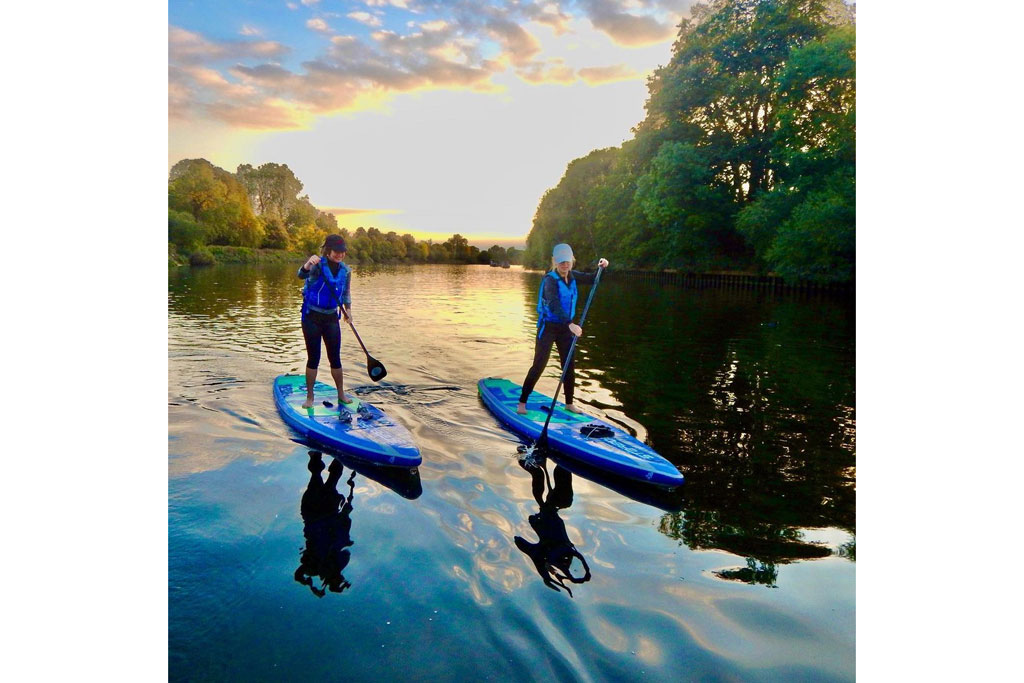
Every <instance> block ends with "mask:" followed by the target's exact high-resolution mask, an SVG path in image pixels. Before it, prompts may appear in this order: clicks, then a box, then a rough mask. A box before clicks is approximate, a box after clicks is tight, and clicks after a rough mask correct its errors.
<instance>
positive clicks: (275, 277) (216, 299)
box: [167, 262, 302, 329]
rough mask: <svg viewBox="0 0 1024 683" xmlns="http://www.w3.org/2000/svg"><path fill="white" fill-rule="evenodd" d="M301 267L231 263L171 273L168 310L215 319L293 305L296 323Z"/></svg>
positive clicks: (296, 265)
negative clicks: (242, 312)
mask: <svg viewBox="0 0 1024 683" xmlns="http://www.w3.org/2000/svg"><path fill="white" fill-rule="evenodd" d="M300 265H302V264H301V263H300V262H296V263H265V264H256V265H243V264H230V265H223V266H216V267H214V268H182V269H177V270H171V271H169V276H168V283H167V291H168V307H169V309H170V311H171V312H172V313H177V314H179V315H186V316H195V315H199V316H206V317H210V318H216V317H221V316H232V315H237V314H238V313H239V311H243V310H244V311H252V309H254V308H257V309H258V308H259V307H263V308H264V309H265V310H266V311H268V312H270V313H273V314H277V313H278V312H280V311H282V310H286V309H287V308H288V307H289V306H294V312H295V317H296V320H297V319H298V316H299V306H300V305H301V303H302V296H301V291H302V280H300V279H299V278H298V277H296V275H295V274H296V272H297V271H298V270H299V266H300ZM296 325H298V323H296ZM296 329H298V327H296Z"/></svg>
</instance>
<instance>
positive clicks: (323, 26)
mask: <svg viewBox="0 0 1024 683" xmlns="http://www.w3.org/2000/svg"><path fill="white" fill-rule="evenodd" d="M306 28H309V29H312V30H314V31H316V32H317V33H333V32H334V29H332V28H331V27H330V26H328V25H327V22H326V21H324V20H323V19H321V18H319V17H316V18H314V19H310V20H309V21H307V22H306Z"/></svg>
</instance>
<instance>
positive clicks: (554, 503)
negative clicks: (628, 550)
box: [515, 460, 590, 597]
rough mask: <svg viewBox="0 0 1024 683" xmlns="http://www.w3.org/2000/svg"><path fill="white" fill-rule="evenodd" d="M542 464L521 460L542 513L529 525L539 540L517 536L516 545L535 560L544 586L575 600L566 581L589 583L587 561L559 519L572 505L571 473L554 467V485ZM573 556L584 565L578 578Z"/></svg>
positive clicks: (534, 517) (531, 520) (534, 516)
mask: <svg viewBox="0 0 1024 683" xmlns="http://www.w3.org/2000/svg"><path fill="white" fill-rule="evenodd" d="M543 462H544V463H545V464H540V465H538V464H527V463H526V462H525V461H524V460H520V461H519V465H520V466H521V467H522V468H523V469H524V470H526V471H527V472H529V473H530V476H531V477H532V478H533V497H534V498H535V499H536V500H537V504H538V505H540V512H538V513H537V514H534V515H530V517H529V521H530V526H531V527H533V530H534V531H535V532H537V538H538V541H537V542H536V543H530V542H529V541H527V540H526V539H524V538H523V537H521V536H516V537H515V543H516V547H517V548H519V549H520V550H522V551H523V552H524V553H525V554H526V555H527V556H528V557H529V558H530V559H531V560H533V564H534V566H535V567H536V569H537V573H538V574H540V577H541V578H542V579H544V585H545V586H547V587H548V588H551V589H552V590H555V591H557V590H559V588H560V587H561V588H564V589H565V592H566V593H568V594H569V597H572V591H571V590H570V589H569V587H568V586H567V585H565V581H566V580H568V581H570V582H572V583H585V582H587V581H589V580H590V567H589V566H588V565H587V560H586V559H585V558H584V557H583V555H582V554H580V551H578V550H576V546H574V545H573V543H572V541H570V540H569V534H568V532H566V530H565V522H563V521H562V519H561V518H560V517H559V516H558V511H559V510H560V509H563V508H568V507H569V506H570V505H572V473H571V472H569V470H567V469H565V468H563V467H561V466H559V465H555V473H554V480H555V484H554V486H552V485H551V481H550V480H549V479H548V471H547V465H546V461H543ZM545 489H546V490H547V496H546V498H545V496H544V491H545ZM574 557H576V558H579V560H580V562H582V563H583V570H584V575H583V576H581V577H579V578H577V577H575V576H573V575H572V571H571V566H572V560H573V558H574Z"/></svg>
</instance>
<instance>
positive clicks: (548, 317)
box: [537, 270, 579, 337]
mask: <svg viewBox="0 0 1024 683" xmlns="http://www.w3.org/2000/svg"><path fill="white" fill-rule="evenodd" d="M546 277H551V278H553V279H554V280H555V281H556V282H557V283H558V301H559V303H560V304H562V311H563V312H564V313H565V314H566V315H567V316H569V320H568V321H565V320H561V319H559V317H558V315H556V314H555V312H554V311H553V310H551V308H550V307H549V306H548V305H547V304H546V303H545V302H544V285H545V282H546V281H545V280H541V283H540V294H539V295H538V296H537V327H538V328H540V329H539V330H538V332H537V336H538V337H539V336H540V335H541V334H542V333H543V332H544V324H545V323H551V322H556V323H566V322H572V319H573V318H574V317H575V316H576V299H577V298H578V293H579V290H578V289H577V287H576V280H575V278H571V279H570V280H569V284H565V280H563V279H562V277H561V276H560V275H559V274H558V273H557V272H555V271H553V270H552V271H550V272H549V273H548V274H547V276H546Z"/></svg>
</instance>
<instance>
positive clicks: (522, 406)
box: [516, 403, 526, 415]
mask: <svg viewBox="0 0 1024 683" xmlns="http://www.w3.org/2000/svg"><path fill="white" fill-rule="evenodd" d="M516 412H517V413H519V414H520V415H526V404H525V403H520V404H519V405H517V406H516Z"/></svg>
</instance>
